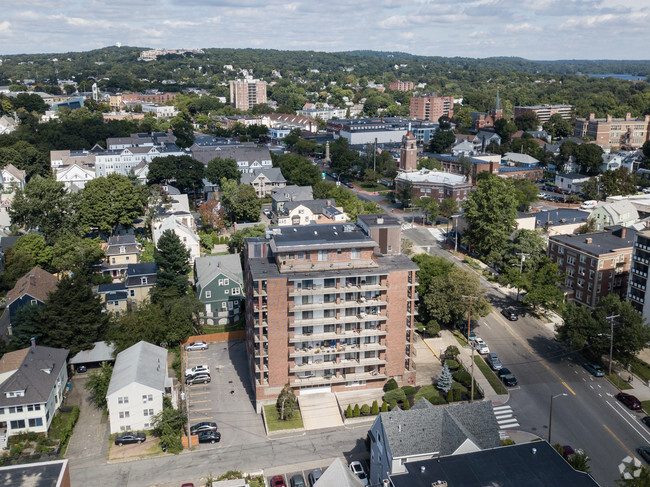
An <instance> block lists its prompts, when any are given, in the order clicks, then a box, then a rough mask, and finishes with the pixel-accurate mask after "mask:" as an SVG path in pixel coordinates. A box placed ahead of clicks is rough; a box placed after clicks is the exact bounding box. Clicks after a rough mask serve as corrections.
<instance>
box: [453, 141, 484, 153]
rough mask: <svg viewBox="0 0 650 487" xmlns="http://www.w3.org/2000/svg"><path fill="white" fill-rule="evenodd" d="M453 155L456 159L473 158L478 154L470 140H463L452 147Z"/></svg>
mask: <svg viewBox="0 0 650 487" xmlns="http://www.w3.org/2000/svg"><path fill="white" fill-rule="evenodd" d="M451 153H452V155H454V156H455V157H462V156H465V157H467V156H473V155H474V154H476V153H478V150H477V148H476V146H475V145H474V144H473V143H472V142H471V141H469V140H466V139H461V140H459V141H457V142H456V143H455V144H454V145H452V146H451Z"/></svg>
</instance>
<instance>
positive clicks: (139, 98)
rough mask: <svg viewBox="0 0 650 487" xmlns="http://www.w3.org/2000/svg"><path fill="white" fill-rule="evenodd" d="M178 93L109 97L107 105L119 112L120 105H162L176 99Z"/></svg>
mask: <svg viewBox="0 0 650 487" xmlns="http://www.w3.org/2000/svg"><path fill="white" fill-rule="evenodd" d="M176 95H178V93H170V92H164V93H122V94H118V95H111V96H110V99H109V104H110V106H111V109H112V110H120V109H121V108H122V105H123V104H125V103H127V102H142V103H155V104H158V105H164V104H165V103H166V102H168V101H172V100H173V99H174V98H176Z"/></svg>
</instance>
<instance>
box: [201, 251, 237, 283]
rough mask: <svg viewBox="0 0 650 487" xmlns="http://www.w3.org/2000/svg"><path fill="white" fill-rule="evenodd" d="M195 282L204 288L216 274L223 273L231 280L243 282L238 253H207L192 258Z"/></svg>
mask: <svg viewBox="0 0 650 487" xmlns="http://www.w3.org/2000/svg"><path fill="white" fill-rule="evenodd" d="M194 271H195V275H196V284H197V286H198V287H200V288H204V287H205V286H207V285H208V284H210V283H211V282H212V281H213V280H214V279H215V278H216V277H217V276H219V275H221V274H223V275H225V276H226V277H228V278H230V279H231V280H233V281H236V282H237V283H239V284H240V285H241V286H242V287H243V284H244V274H243V272H242V267H241V259H240V258H239V254H229V255H209V256H206V257H199V258H198V259H195V260H194Z"/></svg>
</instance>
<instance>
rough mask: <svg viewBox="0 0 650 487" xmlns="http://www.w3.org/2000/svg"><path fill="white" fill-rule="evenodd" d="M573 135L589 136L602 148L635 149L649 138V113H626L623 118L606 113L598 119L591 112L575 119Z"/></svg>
mask: <svg viewBox="0 0 650 487" xmlns="http://www.w3.org/2000/svg"><path fill="white" fill-rule="evenodd" d="M573 135H574V136H576V137H584V136H585V135H586V136H589V137H591V138H592V139H593V140H594V141H595V142H596V144H598V145H599V146H601V147H603V148H609V147H621V148H630V149H636V148H639V147H641V146H642V145H643V144H644V143H645V142H646V141H648V140H650V115H646V116H645V117H643V118H632V115H631V114H630V113H627V114H626V115H625V118H612V116H611V115H607V116H606V117H605V118H600V119H599V118H596V116H595V115H594V114H593V113H591V114H590V115H589V118H578V119H576V125H575V127H574V130H573Z"/></svg>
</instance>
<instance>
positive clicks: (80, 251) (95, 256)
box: [52, 234, 106, 274]
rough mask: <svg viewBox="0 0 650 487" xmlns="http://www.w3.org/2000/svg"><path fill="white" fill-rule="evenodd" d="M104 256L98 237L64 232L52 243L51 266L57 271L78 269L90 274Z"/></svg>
mask: <svg viewBox="0 0 650 487" xmlns="http://www.w3.org/2000/svg"><path fill="white" fill-rule="evenodd" d="M105 257H106V253H105V252H104V249H102V247H101V243H100V240H99V238H94V239H90V238H81V237H79V236H78V235H70V234H66V235H64V236H63V237H62V238H60V239H59V240H57V242H56V243H55V244H54V248H53V256H52V267H53V268H54V269H55V270H56V271H59V272H61V271H73V270H76V269H79V270H82V271H83V272H84V273H86V274H90V273H91V272H92V269H93V267H94V266H96V265H97V264H99V263H100V262H101V261H102V260H104V258H105Z"/></svg>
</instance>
